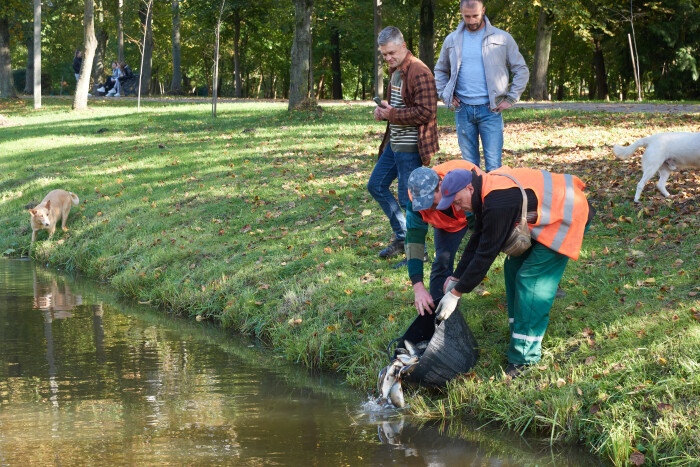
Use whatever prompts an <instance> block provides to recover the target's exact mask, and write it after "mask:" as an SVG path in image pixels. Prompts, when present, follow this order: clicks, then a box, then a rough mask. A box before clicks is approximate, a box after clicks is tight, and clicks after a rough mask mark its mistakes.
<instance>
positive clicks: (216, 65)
mask: <svg viewBox="0 0 700 467" xmlns="http://www.w3.org/2000/svg"><path fill="white" fill-rule="evenodd" d="M225 4H226V0H222V2H221V10H219V20H218V21H217V22H216V33H215V35H216V43H215V44H214V80H213V84H214V89H213V90H212V94H211V116H212V117H214V118H216V99H217V98H218V96H219V40H220V39H221V17H222V16H223V14H224V5H225Z"/></svg>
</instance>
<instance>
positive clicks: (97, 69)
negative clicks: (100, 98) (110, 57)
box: [92, 0, 109, 87]
mask: <svg viewBox="0 0 700 467" xmlns="http://www.w3.org/2000/svg"><path fill="white" fill-rule="evenodd" d="M95 5H96V7H97V12H96V13H97V24H96V27H95V37H96V39H97V48H96V49H95V62H94V64H93V69H92V80H93V83H95V87H97V83H99V82H100V81H102V80H103V79H104V76H105V55H106V53H107V40H108V39H109V34H108V32H107V29H106V27H105V13H104V8H103V5H102V0H95Z"/></svg>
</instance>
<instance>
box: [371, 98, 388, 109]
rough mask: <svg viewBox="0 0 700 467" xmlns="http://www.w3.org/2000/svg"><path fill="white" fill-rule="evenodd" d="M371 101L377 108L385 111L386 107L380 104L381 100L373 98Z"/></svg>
mask: <svg viewBox="0 0 700 467" xmlns="http://www.w3.org/2000/svg"><path fill="white" fill-rule="evenodd" d="M372 100H373V101H374V102H376V104H377V106H379V107H380V108H382V109H386V106H385V105H384V104H382V100H381V99H380V98H378V97H375V98H374V99H372Z"/></svg>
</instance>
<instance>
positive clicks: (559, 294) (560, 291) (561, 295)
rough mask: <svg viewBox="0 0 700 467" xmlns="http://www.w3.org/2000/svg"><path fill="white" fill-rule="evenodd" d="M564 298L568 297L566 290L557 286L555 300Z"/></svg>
mask: <svg viewBox="0 0 700 467" xmlns="http://www.w3.org/2000/svg"><path fill="white" fill-rule="evenodd" d="M564 297H566V290H564V289H562V288H561V287H560V286H557V293H555V294H554V298H564Z"/></svg>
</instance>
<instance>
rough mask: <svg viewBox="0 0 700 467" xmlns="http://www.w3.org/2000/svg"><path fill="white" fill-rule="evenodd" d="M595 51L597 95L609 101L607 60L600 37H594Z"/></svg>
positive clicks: (594, 64) (594, 63)
mask: <svg viewBox="0 0 700 467" xmlns="http://www.w3.org/2000/svg"><path fill="white" fill-rule="evenodd" d="M593 45H595V51H594V52H593V67H594V69H595V82H596V95H597V96H598V99H601V100H605V101H609V100H610V95H609V93H608V76H607V73H606V71H605V60H603V44H601V42H600V38H598V37H596V38H594V39H593Z"/></svg>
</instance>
